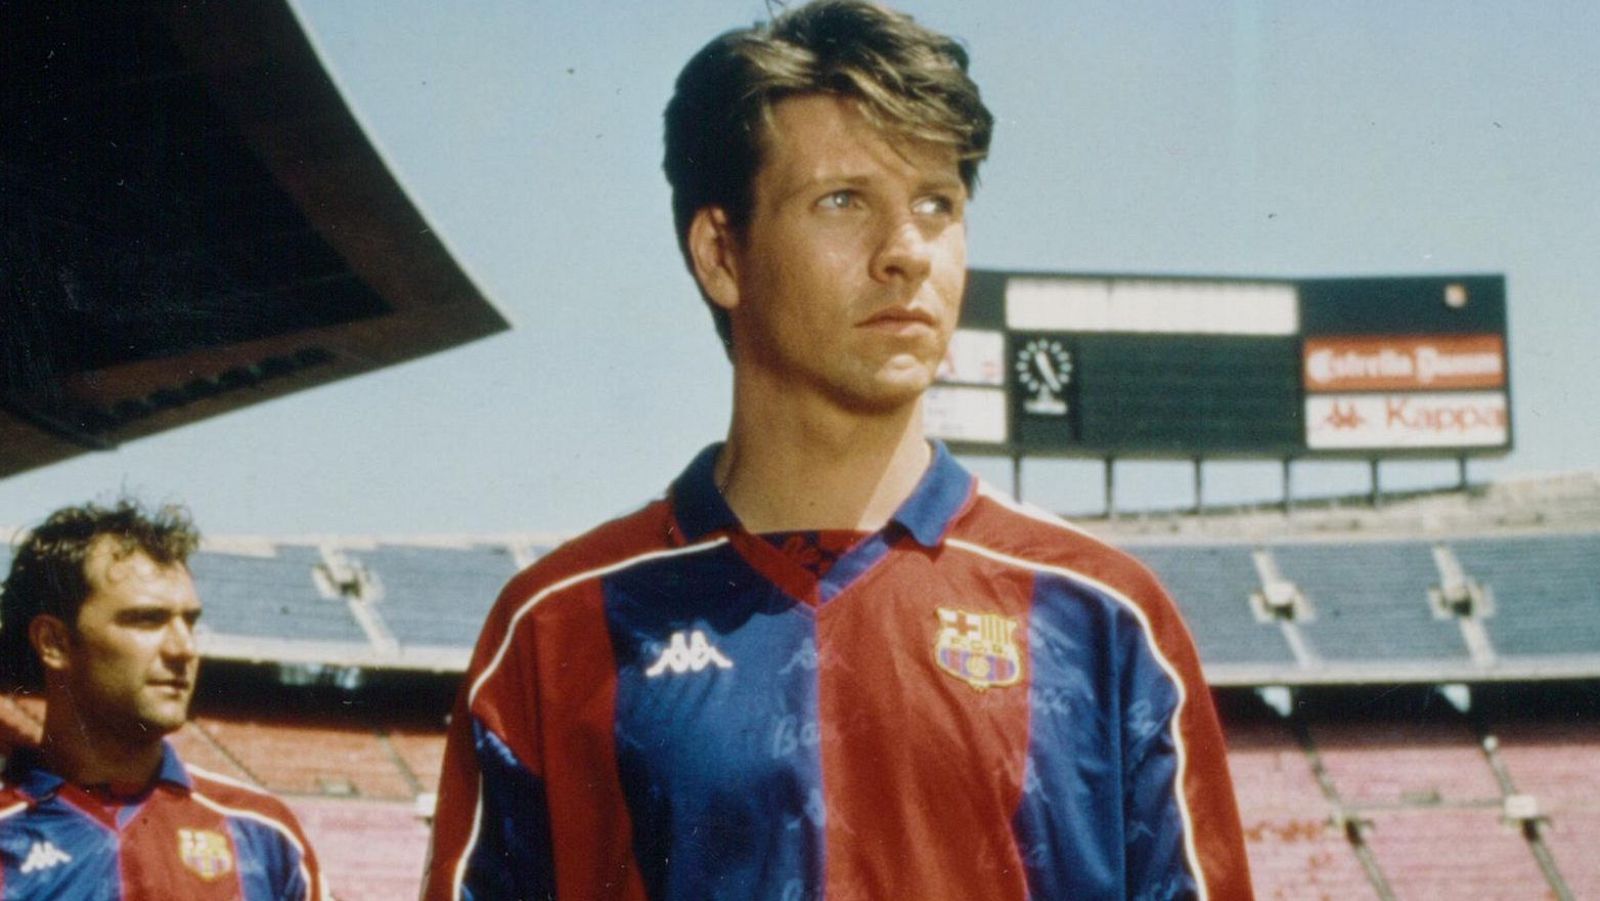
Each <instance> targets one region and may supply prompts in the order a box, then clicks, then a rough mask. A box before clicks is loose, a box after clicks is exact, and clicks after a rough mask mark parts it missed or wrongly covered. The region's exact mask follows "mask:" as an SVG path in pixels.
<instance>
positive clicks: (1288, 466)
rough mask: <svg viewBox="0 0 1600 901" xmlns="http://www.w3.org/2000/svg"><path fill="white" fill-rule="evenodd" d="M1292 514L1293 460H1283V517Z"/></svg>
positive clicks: (1288, 458)
mask: <svg viewBox="0 0 1600 901" xmlns="http://www.w3.org/2000/svg"><path fill="white" fill-rule="evenodd" d="M1293 512H1294V460H1293V459H1292V458H1290V457H1284V458H1283V515H1285V516H1288V515H1289V514H1291V513H1293Z"/></svg>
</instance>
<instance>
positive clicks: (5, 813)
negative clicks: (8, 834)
mask: <svg viewBox="0 0 1600 901" xmlns="http://www.w3.org/2000/svg"><path fill="white" fill-rule="evenodd" d="M27 809H28V802H27V801H21V802H18V803H16V804H13V805H11V806H10V807H7V808H6V809H5V810H0V820H3V819H5V818H6V817H9V816H12V815H14V814H19V813H21V812H23V811H24V810H27Z"/></svg>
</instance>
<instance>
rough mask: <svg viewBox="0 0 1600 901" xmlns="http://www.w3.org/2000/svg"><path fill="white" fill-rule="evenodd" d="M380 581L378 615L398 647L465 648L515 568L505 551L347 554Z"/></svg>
mask: <svg viewBox="0 0 1600 901" xmlns="http://www.w3.org/2000/svg"><path fill="white" fill-rule="evenodd" d="M351 556H352V557H353V558H354V559H356V560H359V561H360V562H361V563H362V564H364V565H365V566H366V567H368V568H369V569H370V570H372V571H374V572H377V573H380V574H381V575H382V578H383V589H384V590H383V599H382V602H381V604H380V605H379V609H380V611H381V613H382V615H383V619H384V621H385V622H386V623H387V624H388V626H389V628H390V630H391V631H392V633H393V635H394V637H395V639H396V640H397V641H398V642H399V643H400V644H402V645H407V644H418V645H454V646H456V647H462V646H467V647H470V646H471V645H472V643H473V642H475V641H477V639H478V630H480V629H481V628H483V619H484V617H485V616H487V615H488V613H489V606H490V605H491V604H493V603H494V599H495V597H496V596H497V595H498V594H499V593H500V589H501V588H503V587H505V584H506V580H508V579H510V578H511V577H512V576H513V575H514V574H516V571H517V569H518V567H517V566H516V565H515V563H514V561H513V558H512V553H511V550H510V548H509V547H507V546H505V545H499V546H496V545H482V546H472V547H465V548H443V547H404V546H400V545H394V544H380V545H377V546H376V547H375V548H373V549H372V550H369V551H360V552H352V554H351Z"/></svg>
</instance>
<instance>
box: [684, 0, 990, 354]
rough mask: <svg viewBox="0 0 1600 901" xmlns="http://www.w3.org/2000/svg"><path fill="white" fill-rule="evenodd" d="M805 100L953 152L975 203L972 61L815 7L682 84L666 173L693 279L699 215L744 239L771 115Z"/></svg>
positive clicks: (716, 312)
mask: <svg viewBox="0 0 1600 901" xmlns="http://www.w3.org/2000/svg"><path fill="white" fill-rule="evenodd" d="M806 94H832V95H835V96H839V97H846V98H849V99H852V100H855V101H856V102H857V104H858V107H859V109H860V110H861V112H862V114H863V115H864V116H866V117H867V119H868V121H870V122H872V123H873V124H874V125H876V126H877V127H879V128H881V129H883V130H884V131H886V132H889V133H891V134H894V135H897V136H900V137H903V138H908V139H912V140H917V141H927V142H931V143H934V144H940V145H944V146H947V147H950V148H953V149H954V150H955V151H956V156H957V159H958V161H959V169H960V174H961V180H962V182H963V183H964V184H965V185H966V188H967V193H968V194H971V193H972V191H973V190H974V189H975V188H976V187H977V180H978V164H979V163H980V162H982V161H983V160H984V158H985V157H987V156H988V154H989V138H990V135H991V134H992V133H993V131H994V117H993V116H992V115H990V113H989V110H988V108H987V107H985V106H984V105H983V100H982V98H981V97H979V94H978V86H977V85H976V84H974V83H973V81H972V79H971V78H969V77H968V76H967V51H966V50H965V49H964V48H963V47H962V46H961V45H960V44H959V43H957V42H956V41H955V40H954V39H952V38H950V37H947V36H945V35H942V34H939V33H938V32H935V31H931V30H929V29H927V28H924V27H923V26H921V25H918V24H917V23H916V22H915V21H914V20H913V19H912V18H911V17H910V16H908V15H905V14H904V13H898V12H895V11H893V10H889V9H885V8H883V7H881V6H875V5H873V4H871V3H866V2H862V0H819V2H815V3H809V4H807V5H805V6H801V7H799V8H796V9H793V10H790V11H788V12H785V13H784V14H782V15H780V16H778V17H777V18H775V19H773V20H772V21H771V22H769V23H767V24H765V25H757V26H754V27H751V28H743V29H737V30H734V31H729V32H726V33H725V34H722V35H719V36H718V37H716V38H714V39H712V41H711V42H710V43H709V44H707V45H706V46H705V47H703V48H701V50H700V52H699V53H696V54H695V55H694V57H693V58H691V59H690V60H689V63H688V64H687V65H686V66H684V68H683V71H682V72H681V73H679V75H678V82H677V89H676V91H675V93H674V94H673V97H672V100H671V101H670V102H669V103H668V104H667V111H666V158H665V161H664V162H663V164H662V168H663V169H664V170H666V175H667V181H668V182H669V183H670V184H671V186H672V215H673V221H674V224H675V225H676V227H677V230H678V246H679V249H680V250H681V251H682V252H683V255H684V260H685V261H686V262H687V263H688V264H689V267H690V271H691V272H692V271H693V268H694V261H693V259H692V258H691V257H690V254H689V226H690V224H691V223H692V222H693V221H694V217H695V214H696V213H697V212H699V211H700V210H701V209H704V208H706V207H710V206H715V207H720V208H721V209H722V210H723V211H724V212H726V213H727V216H728V219H729V223H730V225H731V226H732V227H733V228H734V230H735V231H736V232H738V233H740V234H742V233H743V230H744V227H745V225H746V223H747V222H748V220H749V215H750V209H751V205H752V203H753V202H754V197H753V196H752V195H753V184H754V181H755V176H756V172H757V171H758V170H759V169H760V167H761V152H762V140H763V138H764V136H765V130H766V128H767V124H768V121H769V118H768V117H769V116H770V115H771V111H772V108H773V106H774V105H776V104H777V102H778V101H780V100H783V99H785V98H787V97H794V96H799V95H806ZM701 293H702V296H704V291H703V290H702V292H701ZM706 300H707V303H708V305H709V306H710V307H711V314H712V317H713V319H715V321H716V325H717V334H718V336H720V337H721V338H722V343H723V345H724V346H725V347H730V348H731V346H732V329H731V325H730V323H729V320H728V315H727V311H726V310H723V309H721V308H720V307H718V306H716V305H715V304H711V303H710V299H709V298H707V299H706Z"/></svg>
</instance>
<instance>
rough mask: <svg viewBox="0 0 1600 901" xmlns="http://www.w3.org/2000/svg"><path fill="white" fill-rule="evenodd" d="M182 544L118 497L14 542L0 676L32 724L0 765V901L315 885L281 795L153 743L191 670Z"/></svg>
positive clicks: (165, 526) (312, 892)
mask: <svg viewBox="0 0 1600 901" xmlns="http://www.w3.org/2000/svg"><path fill="white" fill-rule="evenodd" d="M198 543H199V536H198V534H196V532H195V531H194V528H193V526H192V525H191V524H190V523H189V521H188V519H187V518H186V517H185V516H184V515H183V514H182V513H181V512H180V511H177V510H175V509H172V508H167V509H163V510H161V511H159V512H158V513H155V514H150V513H146V512H145V511H144V510H142V509H141V508H139V507H138V506H136V505H134V504H133V503H131V502H127V501H124V502H121V503H119V504H117V505H116V506H114V507H110V508H106V507H101V506H97V505H93V504H89V505H84V506H81V507H67V508H64V509H62V510H58V511H56V512H55V513H53V514H51V516H50V517H49V518H48V519H46V520H45V521H44V523H43V524H41V525H40V526H38V527H37V528H35V529H33V530H32V531H31V532H29V533H28V534H27V536H26V537H25V538H24V539H23V540H22V543H21V545H20V546H19V547H18V549H17V552H16V556H15V557H14V558H13V559H12V562H11V572H10V575H9V576H8V578H7V579H6V582H5V586H4V595H3V598H0V661H4V670H5V672H4V673H3V674H0V678H3V679H4V680H5V681H6V682H7V683H10V684H15V685H21V686H23V687H24V688H25V689H37V688H40V687H42V689H43V696H44V699H45V723H44V737H43V741H42V742H41V743H40V746H39V747H38V748H35V749H23V750H22V751H21V752H19V753H14V754H13V755H12V756H11V757H10V758H9V759H8V760H7V761H6V767H5V770H4V774H3V776H0V897H4V898H7V899H12V898H15V899H46V898H61V899H70V898H85V899H87V898H95V899H108V901H132V899H150V901H156V899H161V901H165V899H174V898H182V899H185V901H189V899H197V901H199V899H213V898H214V899H243V901H257V899H259V901H267V899H271V901H282V899H307V901H312V899H321V898H323V897H324V896H325V891H324V890H323V888H322V885H321V876H320V874H319V871H318V867H317V861H316V856H315V855H314V853H313V852H312V850H311V846H310V845H309V844H308V843H307V841H306V837H305V835H304V833H302V832H301V830H300V826H299V824H298V823H297V822H296V821H295V818H294V816H293V815H292V814H291V813H290V812H289V810H288V808H287V807H285V806H284V805H283V804H282V802H280V801H278V800H277V799H276V798H273V797H271V796H270V795H267V794H265V793H264V792H261V791H260V790H258V789H254V788H251V787H248V786H245V785H242V784H239V783H236V782H234V781H232V780H229V779H225V778H223V777H220V776H213V775H211V774H209V773H205V772H203V771H201V770H198V769H195V768H194V767H190V766H187V765H185V764H184V763H183V762H182V761H181V760H179V759H178V756H177V754H176V753H175V752H174V751H173V749H172V747H171V745H169V744H168V743H167V742H166V741H165V740H164V739H165V736H167V735H168V734H170V733H172V732H174V731H176V730H178V729H179V728H181V727H182V726H183V724H184V722H185V721H186V720H187V719H188V714H189V700H190V698H191V697H192V696H193V694H194V688H195V680H196V678H197V677H198V675H199V663H200V658H199V654H198V652H197V650H196V647H195V633H194V629H195V623H196V621H197V620H198V619H199V618H200V612H201V605H200V598H199V597H198V596H197V595H196V593H195V588H194V581H193V580H192V579H191V578H190V576H189V570H188V567H187V560H188V557H189V555H190V553H192V552H193V551H194V549H195V547H196V546H197V545H198ZM7 687H9V685H8V686H7Z"/></svg>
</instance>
